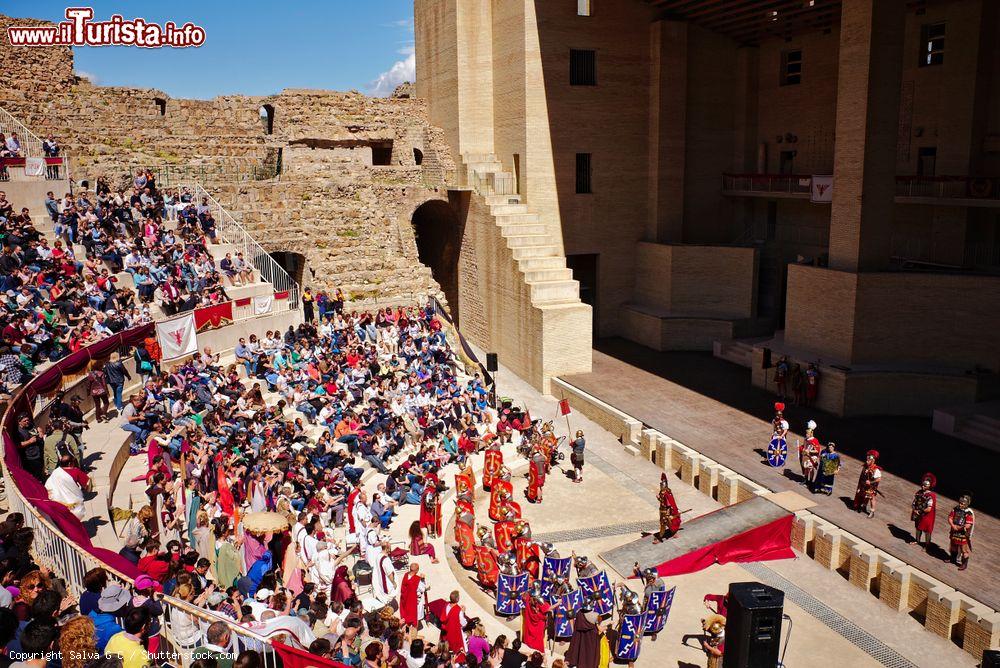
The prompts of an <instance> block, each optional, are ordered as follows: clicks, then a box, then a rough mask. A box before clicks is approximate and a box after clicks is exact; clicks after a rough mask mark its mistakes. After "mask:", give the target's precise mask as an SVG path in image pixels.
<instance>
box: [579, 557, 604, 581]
mask: <svg viewBox="0 0 1000 668" xmlns="http://www.w3.org/2000/svg"><path fill="white" fill-rule="evenodd" d="M573 565H574V566H576V579H577V581H578V582H579V581H580V580H585V579H587V578H592V577H594V576H595V575H597V574H598V573H600V571H599V570H598V569H597V566H595V565H594V564H593V563H591V561H590V559H588V558H587V557H578V556H576V555H573Z"/></svg>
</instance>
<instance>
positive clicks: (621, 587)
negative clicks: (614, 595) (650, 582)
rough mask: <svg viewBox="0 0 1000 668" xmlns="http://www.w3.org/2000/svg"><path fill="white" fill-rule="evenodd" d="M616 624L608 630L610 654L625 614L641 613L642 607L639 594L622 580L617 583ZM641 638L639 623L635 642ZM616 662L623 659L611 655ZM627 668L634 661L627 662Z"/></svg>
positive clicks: (631, 666)
mask: <svg viewBox="0 0 1000 668" xmlns="http://www.w3.org/2000/svg"><path fill="white" fill-rule="evenodd" d="M618 600H619V603H618V626H617V627H615V629H614V630H611V629H609V630H608V642H609V643H610V644H611V648H612V654H614V648H615V646H616V645H617V644H618V638H619V637H620V636H621V633H622V627H623V626H624V624H625V616H626V615H638V614H641V613H642V608H641V607H640V605H641V603H642V601H641V600H640V598H639V594H637V593H636V592H634V591H632V590H631V589H629V588H628V586H626V585H625V583H624V582H619V583H618ZM641 640H642V628H641V624H640V628H639V632H638V634H636V638H635V642H640V641H641ZM613 658H614V659H615V660H616V662H621V661H624V659H621V658H619V657H617V656H614V657H613ZM628 666H629V668H633V666H635V662H634V661H629V662H628Z"/></svg>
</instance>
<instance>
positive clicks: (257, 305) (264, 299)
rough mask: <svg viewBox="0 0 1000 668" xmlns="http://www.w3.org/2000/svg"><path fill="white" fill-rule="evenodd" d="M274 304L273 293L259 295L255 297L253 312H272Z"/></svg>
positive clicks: (260, 313) (255, 313)
mask: <svg viewBox="0 0 1000 668" xmlns="http://www.w3.org/2000/svg"><path fill="white" fill-rule="evenodd" d="M273 304H274V296H273V295H257V296H256V297H254V298H253V314H254V315H264V314H265V313H270V312H271V306H272V305H273Z"/></svg>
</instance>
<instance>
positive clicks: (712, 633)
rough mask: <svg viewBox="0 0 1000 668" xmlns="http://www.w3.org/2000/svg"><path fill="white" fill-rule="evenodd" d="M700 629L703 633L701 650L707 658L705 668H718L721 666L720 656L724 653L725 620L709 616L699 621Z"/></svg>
mask: <svg viewBox="0 0 1000 668" xmlns="http://www.w3.org/2000/svg"><path fill="white" fill-rule="evenodd" d="M701 628H702V630H703V631H704V632H705V636H704V638H703V639H702V641H701V648H702V649H703V650H705V656H707V657H708V664H707V668H718V667H719V666H721V665H722V654H723V653H724V652H725V651H726V618H725V617H723V616H722V615H709V616H708V617H707V618H706V619H703V620H701Z"/></svg>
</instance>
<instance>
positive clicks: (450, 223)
mask: <svg viewBox="0 0 1000 668" xmlns="http://www.w3.org/2000/svg"><path fill="white" fill-rule="evenodd" d="M411 220H412V222H413V233H414V235H415V236H416V238H417V255H418V257H419V258H420V262H421V263H422V264H424V265H426V266H428V267H430V269H431V275H432V276H433V277H434V280H435V281H437V282H438V285H440V286H441V291H442V292H444V296H445V298H446V299H447V300H448V307H449V309H450V310H451V314H452V317H453V318H455V319H456V321H457V319H458V256H459V253H460V252H461V250H462V234H463V232H464V227H465V225H464V222H463V221H462V220H461V219H460V218H459V216H458V214H457V213H456V212H455V209H454V208H453V207H452V205H451V204H449V203H448V202H445V201H443V200H437V199H436V200H430V201H427V202H424V203H423V204H421V205H420V206H419V207H417V209H416V210H415V211H414V212H413V217H412V219H411Z"/></svg>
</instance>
